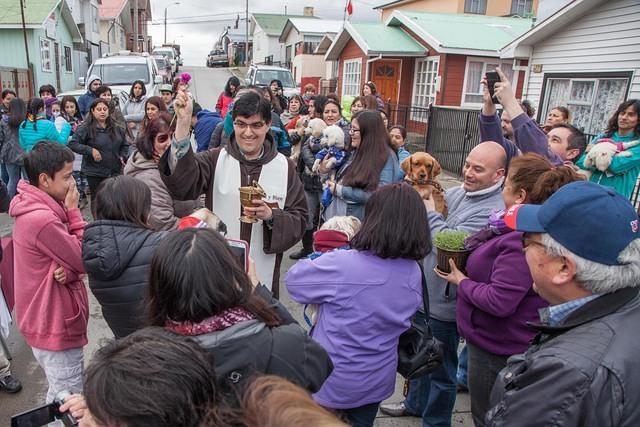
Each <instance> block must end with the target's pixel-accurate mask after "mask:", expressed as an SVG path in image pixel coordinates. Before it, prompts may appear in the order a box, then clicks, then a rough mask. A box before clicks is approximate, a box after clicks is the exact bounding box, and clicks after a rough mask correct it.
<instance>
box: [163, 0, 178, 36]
mask: <svg viewBox="0 0 640 427" xmlns="http://www.w3.org/2000/svg"><path fill="white" fill-rule="evenodd" d="M176 4H180V2H179V1H174V2H173V3H171V4H169V5H167V7H165V8H164V44H167V9H169V6H173V5H176Z"/></svg>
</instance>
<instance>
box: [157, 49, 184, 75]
mask: <svg viewBox="0 0 640 427" xmlns="http://www.w3.org/2000/svg"><path fill="white" fill-rule="evenodd" d="M152 54H153V55H162V56H166V57H167V58H168V59H169V62H170V63H171V72H172V73H173V75H174V76H175V75H176V73H177V72H178V69H179V66H180V64H179V62H178V58H177V56H178V55H176V51H175V50H174V49H173V48H172V47H169V46H162V47H155V48H153V53H152Z"/></svg>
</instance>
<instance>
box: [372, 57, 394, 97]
mask: <svg viewBox="0 0 640 427" xmlns="http://www.w3.org/2000/svg"><path fill="white" fill-rule="evenodd" d="M371 66H372V67H373V70H372V73H371V75H372V76H373V78H372V81H373V84H375V85H376V89H377V90H378V93H379V94H380V96H381V97H382V99H383V100H384V102H385V103H387V102H389V100H391V102H392V103H395V102H396V101H397V99H398V86H399V85H400V60H397V61H376V62H373V63H372V64H371Z"/></svg>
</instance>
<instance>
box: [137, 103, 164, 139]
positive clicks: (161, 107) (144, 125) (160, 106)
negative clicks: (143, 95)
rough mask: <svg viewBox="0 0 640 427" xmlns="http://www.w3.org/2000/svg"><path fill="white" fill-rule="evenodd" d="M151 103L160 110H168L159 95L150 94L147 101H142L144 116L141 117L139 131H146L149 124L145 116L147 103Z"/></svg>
mask: <svg viewBox="0 0 640 427" xmlns="http://www.w3.org/2000/svg"><path fill="white" fill-rule="evenodd" d="M149 104H153V105H155V106H156V107H158V110H160V112H163V111H164V112H168V111H169V110H167V106H166V104H165V103H164V101H163V100H162V98H160V97H159V96H152V97H149V98H147V101H146V102H145V103H144V118H143V119H142V125H141V126H140V132H146V129H147V127H148V126H149V118H148V117H147V105H149Z"/></svg>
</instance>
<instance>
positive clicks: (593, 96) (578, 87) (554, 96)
mask: <svg viewBox="0 0 640 427" xmlns="http://www.w3.org/2000/svg"><path fill="white" fill-rule="evenodd" d="M628 86H629V78H627V77H601V78H598V77H586V78H570V77H566V78H562V77H550V78H547V79H546V80H545V83H544V87H545V90H544V98H543V99H544V107H543V108H542V109H541V115H540V121H541V122H543V121H544V120H545V118H546V117H547V114H548V113H549V110H551V109H552V108H554V107H557V106H566V107H567V108H568V109H569V111H570V112H571V124H572V125H574V126H575V127H577V128H578V129H580V130H582V131H583V132H585V133H588V134H597V133H600V132H602V131H603V130H604V129H605V128H606V127H607V121H608V120H609V118H611V116H612V115H613V113H615V111H616V109H617V108H618V105H619V104H620V103H621V102H622V101H624V99H625V95H626V93H627V88H628Z"/></svg>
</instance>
